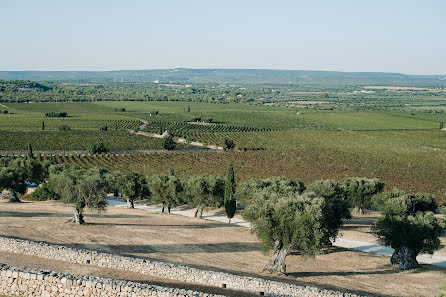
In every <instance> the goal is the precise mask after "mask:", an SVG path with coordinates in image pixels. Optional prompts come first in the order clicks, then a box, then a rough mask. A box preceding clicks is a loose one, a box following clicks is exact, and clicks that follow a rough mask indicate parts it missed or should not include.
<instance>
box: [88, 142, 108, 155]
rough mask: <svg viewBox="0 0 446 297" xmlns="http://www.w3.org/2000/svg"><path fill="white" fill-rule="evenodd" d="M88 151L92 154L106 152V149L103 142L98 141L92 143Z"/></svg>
mask: <svg viewBox="0 0 446 297" xmlns="http://www.w3.org/2000/svg"><path fill="white" fill-rule="evenodd" d="M88 151H89V152H90V153H92V154H102V153H106V152H107V151H108V150H107V148H106V147H105V145H104V143H103V142H98V143H94V144H92V145H91V147H90V148H89V149H88Z"/></svg>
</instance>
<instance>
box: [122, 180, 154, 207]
mask: <svg viewBox="0 0 446 297" xmlns="http://www.w3.org/2000/svg"><path fill="white" fill-rule="evenodd" d="M118 188H119V189H120V191H121V193H122V195H123V196H124V197H125V198H126V199H127V207H128V208H135V205H134V201H135V199H138V198H139V199H145V198H149V197H150V190H149V187H148V185H147V181H146V178H145V177H144V176H142V175H140V174H128V175H124V176H121V177H120V178H119V179H118Z"/></svg>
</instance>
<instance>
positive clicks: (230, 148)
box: [223, 138, 235, 151]
mask: <svg viewBox="0 0 446 297" xmlns="http://www.w3.org/2000/svg"><path fill="white" fill-rule="evenodd" d="M234 148H235V144H234V141H232V139H229V138H225V142H224V144H223V149H224V150H225V151H233V150H234Z"/></svg>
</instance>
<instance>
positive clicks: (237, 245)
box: [71, 242, 260, 254]
mask: <svg viewBox="0 0 446 297" xmlns="http://www.w3.org/2000/svg"><path fill="white" fill-rule="evenodd" d="M71 246H74V247H75V248H82V249H84V248H86V246H85V245H83V244H75V245H71ZM98 248H101V247H100V245H98ZM104 249H105V250H108V251H109V250H112V251H114V252H116V253H130V254H133V253H145V254H154V253H159V254H203V253H210V254H217V253H234V252H252V251H259V250H260V244H259V243H257V242H223V243H197V244H150V245H106V246H104Z"/></svg>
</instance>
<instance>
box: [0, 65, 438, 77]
mask: <svg viewBox="0 0 446 297" xmlns="http://www.w3.org/2000/svg"><path fill="white" fill-rule="evenodd" d="M179 69H188V70H268V71H310V72H338V73H385V74H402V75H408V76H446V74H438V73H437V74H416V73H403V72H390V71H389V72H387V71H342V70H315V69H280V68H230V67H229V68H188V67H175V68H145V69H112V70H47V69H46V70H0V72H118V71H160V70H179Z"/></svg>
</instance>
